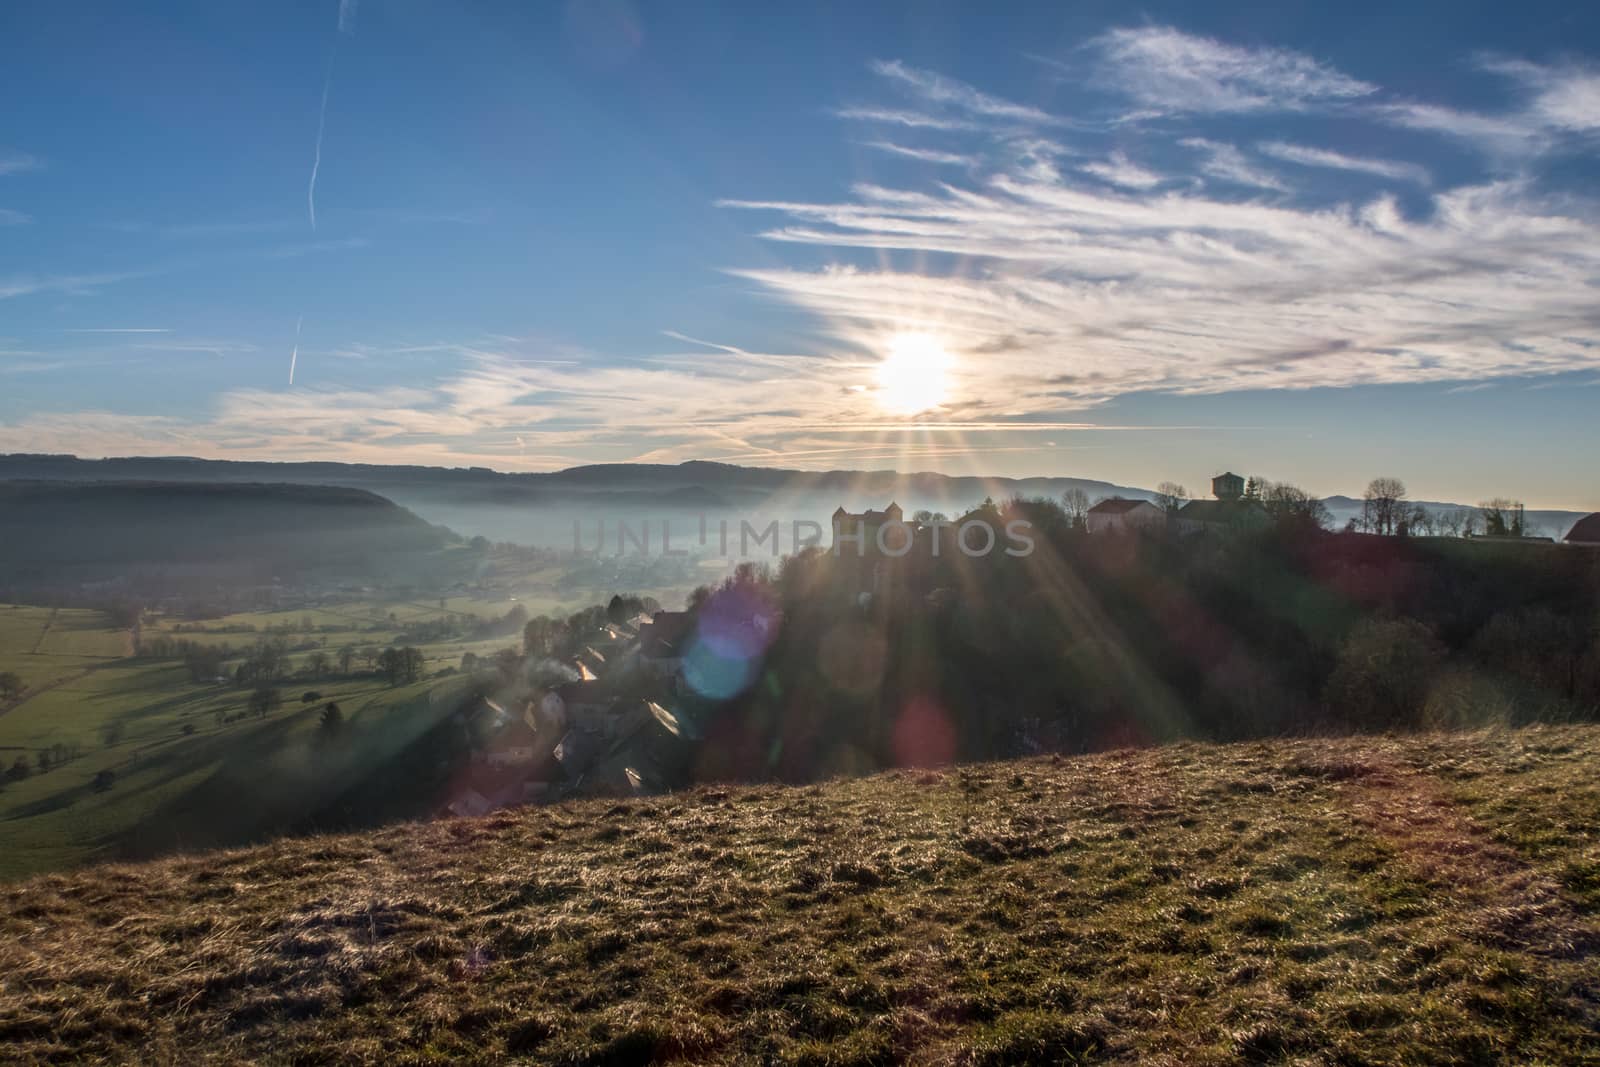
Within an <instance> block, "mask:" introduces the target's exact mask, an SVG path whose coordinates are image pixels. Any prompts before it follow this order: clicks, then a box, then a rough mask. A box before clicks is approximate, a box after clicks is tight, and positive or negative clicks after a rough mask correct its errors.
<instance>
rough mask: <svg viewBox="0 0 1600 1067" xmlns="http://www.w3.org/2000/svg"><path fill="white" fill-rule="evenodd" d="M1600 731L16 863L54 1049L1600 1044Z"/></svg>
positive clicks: (11, 897) (17, 1041) (3, 1038)
mask: <svg viewBox="0 0 1600 1067" xmlns="http://www.w3.org/2000/svg"><path fill="white" fill-rule="evenodd" d="M1597 764H1600V728H1595V727H1534V728H1528V729H1524V730H1520V731H1496V732H1479V733H1469V734H1455V735H1420V736H1410V737H1397V738H1350V739H1342V740H1301V741H1278V742H1258V743H1247V744H1235V745H1225V746H1224V745H1203V744H1177V745H1171V746H1167V747H1162V748H1153V749H1143V750H1124V751H1117V752H1111V753H1106V754H1103V755H1096V756H1087V757H1079V758H1071V759H1062V758H1039V759H1030V760H1023V761H1018V762H1012V763H997V764H976V765H969V766H964V767H954V768H948V769H940V770H927V771H899V772H892V773H888V774H881V775H877V776H874V777H870V778H862V779H853V780H835V781H830V782H826V783H822V784H818V785H814V786H808V787H801V788H780V787H775V786H750V785H728V786H718V787H700V788H696V789H694V790H690V791H686V792H683V793H679V794H672V795H666V796H661V797H657V798H652V799H641V800H631V801H624V802H610V801H591V802H581V803H572V804H567V805H560V806H555V807H550V808H538V809H524V810H520V811H513V812H502V813H499V814H495V815H492V816H488V817H485V818H483V819H476V820H449V821H443V822H434V823H427V824H401V825H396V826H393V827H390V828H387V829H384V830H381V831H377V832H372V833H367V834H362V835H345V836H329V837H321V838H307V839H297V840H282V841H279V842H277V843H274V844H269V845H265V846H261V847H255V848H249V849H240V850H234V851H229V852H222V853H213V854H208V855H196V856H193V857H177V858H172V859H168V860H165V861H162V862H158V863H152V864H147V865H124V866H105V867H96V868H92V869H88V870H83V871H79V872H75V873H69V874H57V875H50V876H46V877H43V878H38V879H34V880H32V881H29V882H25V883H21V884H14V885H9V886H5V887H0V899H3V901H4V907H3V908H0V916H3V917H0V928H3V932H4V936H3V937H0V975H4V978H3V979H0V1042H4V1043H6V1044H7V1047H8V1050H9V1053H8V1054H9V1057H10V1058H12V1059H14V1060H16V1061H18V1062H48V1061H67V1060H70V1061H80V1060H90V1059H109V1060H119V1061H141V1062H185V1063H199V1062H217V1063H222V1062H240V1061H246V1060H249V1061H264V1062H284V1063H288V1062H295V1063H310V1062H377V1061H382V1062H387V1063H396V1064H423V1063H440V1062H444V1061H446V1060H450V1059H458V1058H459V1059H461V1060H465V1061H467V1062H478V1063H499V1062H505V1061H508V1060H520V1061H525V1062H538V1063H552V1064H631V1063H647V1062H657V1061H664V1060H679V1061H684V1062H695V1063H735V1062H778V1063H795V1064H877V1063H889V1062H899V1061H906V1060H911V1061H915V1062H926V1063H938V1064H1012V1063H1128V1064H1132V1063H1147V1064H1171V1065H1178V1064H1234V1063H1299V1064H1395V1065H1400V1064H1463V1063H1498V1062H1518V1063H1531V1064H1569V1063H1596V1062H1600V971H1597V970H1596V968H1595V967H1594V959H1595V954H1596V953H1597V952H1600V782H1597V779H1596V775H1595V773H1594V769H1595V767H1596V766H1597Z"/></svg>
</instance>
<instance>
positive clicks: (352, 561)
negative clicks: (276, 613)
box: [0, 481, 453, 585]
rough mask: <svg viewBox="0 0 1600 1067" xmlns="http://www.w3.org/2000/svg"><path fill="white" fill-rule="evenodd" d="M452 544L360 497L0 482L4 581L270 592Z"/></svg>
mask: <svg viewBox="0 0 1600 1067" xmlns="http://www.w3.org/2000/svg"><path fill="white" fill-rule="evenodd" d="M452 538H453V535H451V534H450V533H449V531H447V530H442V529H439V528H437V527H434V526H430V525H429V524H428V523H426V522H424V521H423V520H421V519H420V518H418V517H417V516H416V515H414V514H412V513H411V512H409V511H407V510H405V509H404V508H401V507H398V506H396V505H395V504H394V503H392V502H390V501H388V500H385V499H384V498H383V497H380V496H377V495H375V494H373V493H370V492H367V491H365V490H361V489H349V488H343V487H334V486H307V485H271V484H248V483H247V484H236V483H213V482H192V483H182V482H147V481H117V482H72V481H52V482H46V481H10V482H0V543H3V544H4V545H5V552H4V553H3V554H0V582H5V583H10V584H23V585H26V584H27V583H29V582H30V581H33V580H37V581H42V582H50V583H53V582H59V581H63V580H76V581H85V580H92V579H94V578H95V577H96V576H100V575H103V576H105V577H106V578H107V579H112V578H123V577H125V576H127V575H129V574H139V573H141V572H156V571H159V572H162V573H168V574H178V575H181V574H193V575H207V574H214V575H218V576H224V575H225V576H228V577H230V578H237V577H240V576H243V575H245V574H249V575H252V576H254V577H256V578H257V579H259V580H262V581H267V580H271V579H272V578H274V577H280V576H288V575H292V574H301V573H305V572H309V571H319V572H326V571H329V570H335V571H338V570H349V571H360V572H367V571H371V570H372V569H374V568H381V567H382V566H383V563H384V561H385V560H386V559H388V558H392V557H414V556H415V555H417V554H419V553H428V552H433V551H436V550H438V549H440V548H442V547H444V546H445V545H446V544H448V543H449V542H450V541H451V540H452Z"/></svg>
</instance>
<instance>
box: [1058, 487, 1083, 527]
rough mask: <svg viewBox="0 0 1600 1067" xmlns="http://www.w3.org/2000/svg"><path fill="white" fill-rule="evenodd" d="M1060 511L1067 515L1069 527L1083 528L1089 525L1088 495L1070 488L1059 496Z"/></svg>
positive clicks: (1080, 490)
mask: <svg viewBox="0 0 1600 1067" xmlns="http://www.w3.org/2000/svg"><path fill="white" fill-rule="evenodd" d="M1061 510H1063V511H1065V512H1066V513H1067V524H1068V525H1069V526H1075V527H1083V526H1087V525H1088V523H1089V494H1088V493H1085V492H1084V491H1083V490H1082V489H1078V488H1072V489H1068V490H1067V491H1066V492H1064V493H1062V494H1061Z"/></svg>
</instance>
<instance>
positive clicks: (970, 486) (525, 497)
mask: <svg viewBox="0 0 1600 1067" xmlns="http://www.w3.org/2000/svg"><path fill="white" fill-rule="evenodd" d="M16 478H36V479H41V478H42V479H52V480H62V481H128V480H134V481H146V480H159V481H165V482H291V483H295V484H300V485H338V486H348V487H351V488H358V489H367V490H370V491H372V492H375V493H380V494H382V495H383V496H385V497H387V498H389V499H391V500H393V501H395V502H396V503H398V504H400V505H402V506H404V507H407V508H410V509H412V510H414V511H416V512H417V513H418V514H420V515H423V516H425V517H426V518H427V519H428V520H429V521H431V522H438V523H442V524H444V525H447V526H449V527H451V528H452V529H455V530H457V531H460V532H461V533H463V534H466V535H468V536H472V535H477V534H483V535H484V536H487V537H489V538H491V539H492V540H506V541H521V542H524V543H529V544H546V545H551V546H555V547H562V546H567V545H570V544H571V541H572V533H571V530H572V522H573V521H575V520H576V521H579V522H581V523H585V524H588V523H591V522H593V521H594V520H596V519H597V518H604V519H605V520H606V521H613V520H615V519H618V518H628V519H632V520H638V519H640V518H644V517H647V516H658V515H663V514H671V513H678V512H681V513H685V514H688V513H694V514H706V515H709V516H711V517H712V519H713V520H715V519H716V518H719V517H720V518H728V519H730V520H731V521H732V522H733V523H734V525H735V528H737V522H738V520H739V519H741V518H751V519H754V518H756V517H760V518H762V519H763V520H767V519H778V520H779V521H780V523H787V522H788V521H790V520H792V519H810V520H813V521H824V520H825V519H826V517H827V516H828V515H829V514H831V513H832V511H833V509H834V508H835V507H836V506H838V505H843V506H845V507H847V508H851V509H852V510H855V509H859V508H863V507H882V506H883V505H884V504H887V503H888V502H889V501H890V500H896V501H898V502H899V504H900V506H901V507H902V508H904V509H905V510H906V511H907V513H910V512H913V511H916V510H918V509H922V508H926V509H929V510H933V511H944V512H946V513H954V512H959V511H964V510H966V509H967V508H970V507H972V506H973V505H975V504H977V503H978V502H980V501H981V500H983V498H984V497H993V498H995V499H996V500H999V499H1003V498H1005V497H1008V496H1014V495H1022V496H1049V497H1060V496H1061V494H1062V493H1064V492H1066V491H1067V490H1069V489H1081V490H1083V491H1084V493H1086V494H1087V495H1088V497H1089V499H1090V500H1091V501H1092V500H1098V499H1100V498H1103V497H1109V496H1122V497H1128V498H1130V499H1146V500H1148V499H1151V498H1153V497H1154V496H1155V493H1154V492H1153V491H1152V490H1149V489H1145V488H1141V487H1138V486H1126V485H1117V484H1115V483H1113V482H1107V481H1102V480H1098V479H1094V478H1081V477H1069V476H1061V477H1048V478H1046V477H1035V478H999V477H976V476H952V475H946V474H935V473H926V472H925V473H917V474H906V473H902V472H899V471H890V470H875V471H854V470H832V471H803V470H792V469H786V468H781V467H742V466H738V465H735V464H731V463H715V462H710V461H706V460H691V461H688V462H685V463H678V464H652V463H608V464H592V465H588V466H581V467H571V468H568V469H567V470H560V471H549V472H540V473H523V472H518V473H507V472H502V471H494V470H490V469H488V468H486V467H419V466H381V465H375V464H363V463H257V462H239V461H234V460H207V459H190V458H185V457H129V458H120V459H99V460H87V459H78V458H77V457H74V456H57V455H33V454H11V455H0V480H5V479H16ZM1189 488H1190V489H1191V490H1192V491H1193V492H1194V493H1195V494H1196V495H1204V494H1205V493H1206V492H1207V491H1208V490H1209V486H1207V485H1191V486H1190V487H1189ZM1325 502H1326V504H1327V505H1328V509H1329V511H1330V512H1331V513H1332V515H1333V518H1334V520H1335V523H1336V524H1337V525H1340V526H1342V525H1344V524H1345V522H1347V521H1348V520H1349V519H1351V518H1352V517H1354V516H1356V515H1359V514H1360V511H1361V501H1360V500H1359V499H1356V498H1353V497H1348V496H1332V497H1329V498H1327V499H1326V501H1325ZM1421 503H1423V504H1424V506H1426V507H1428V508H1430V509H1432V510H1435V511H1449V510H1456V509H1459V508H1471V507H1473V506H1474V505H1470V504H1455V503H1447V502H1434V501H1424V502H1421ZM1584 514H1585V513H1584V512H1577V511H1563V510H1539V511H1530V512H1528V514H1527V519H1528V522H1529V524H1530V527H1531V528H1532V529H1534V530H1535V531H1540V532H1544V533H1547V534H1549V535H1551V536H1554V537H1557V538H1559V537H1562V536H1564V535H1565V534H1566V532H1567V530H1568V529H1570V528H1571V526H1572V524H1573V523H1575V522H1576V521H1577V520H1578V519H1580V518H1582V517H1583V515H1584ZM586 528H587V527H586Z"/></svg>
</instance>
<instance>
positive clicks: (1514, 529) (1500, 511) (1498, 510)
mask: <svg viewBox="0 0 1600 1067" xmlns="http://www.w3.org/2000/svg"><path fill="white" fill-rule="evenodd" d="M1478 511H1479V513H1480V514H1481V515H1482V516H1483V532H1484V535H1485V536H1487V537H1521V536H1523V534H1524V533H1525V532H1526V531H1525V530H1524V523H1523V517H1522V511H1523V509H1522V501H1520V500H1507V499H1505V498H1504V497H1495V498H1494V499H1493V500H1490V501H1488V502H1487V503H1484V504H1480V505H1478Z"/></svg>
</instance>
